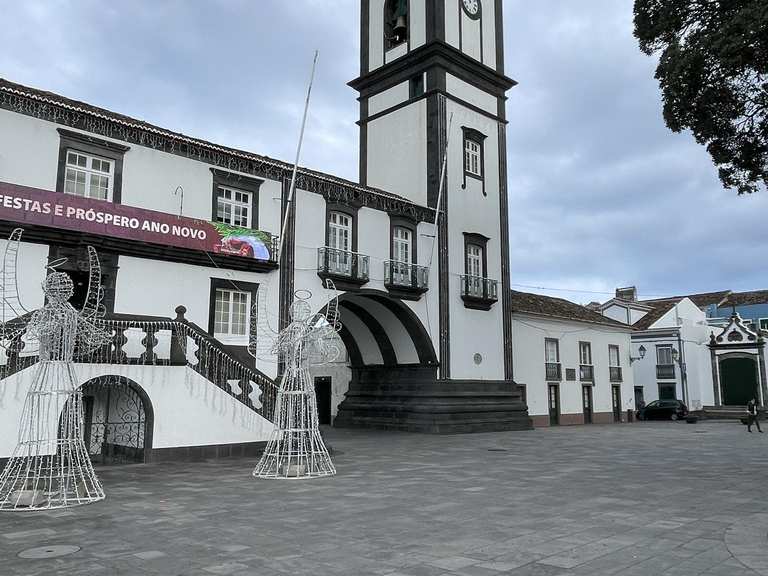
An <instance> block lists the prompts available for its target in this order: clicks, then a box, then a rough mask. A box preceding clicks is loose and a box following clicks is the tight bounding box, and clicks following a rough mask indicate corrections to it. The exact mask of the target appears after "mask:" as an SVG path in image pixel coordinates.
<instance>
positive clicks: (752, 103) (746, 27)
mask: <svg viewBox="0 0 768 576" xmlns="http://www.w3.org/2000/svg"><path fill="white" fill-rule="evenodd" d="M634 22H635V37H636V38H637V39H638V40H639V42H640V49H641V50H642V51H643V52H644V53H646V54H648V55H652V54H657V53H659V54H660V60H659V65H658V67H657V68H656V78H657V79H658V81H659V85H660V87H661V92H662V99H663V103H664V121H665V122H666V124H667V126H668V127H669V128H670V129H671V130H673V131H674V132H681V131H682V130H686V129H689V130H691V132H692V133H693V135H694V137H695V138H696V141H697V142H698V143H699V144H703V145H705V146H706V147H707V150H708V151H709V153H710V155H711V156H712V160H713V161H714V163H715V165H716V166H717V168H718V172H719V175H720V180H721V181H722V183H723V185H724V186H725V187H727V188H735V189H736V190H737V191H738V193H739V194H743V193H751V192H756V191H757V190H760V189H763V190H765V188H766V186H768V0H635V20H634Z"/></svg>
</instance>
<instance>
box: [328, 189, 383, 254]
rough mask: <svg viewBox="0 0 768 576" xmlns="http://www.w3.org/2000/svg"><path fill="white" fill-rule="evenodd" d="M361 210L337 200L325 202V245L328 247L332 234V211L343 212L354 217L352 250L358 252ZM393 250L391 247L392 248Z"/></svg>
mask: <svg viewBox="0 0 768 576" xmlns="http://www.w3.org/2000/svg"><path fill="white" fill-rule="evenodd" d="M359 211H360V208H359V207H358V206H352V205H350V204H339V203H337V202H326V203H325V247H326V248H328V247H329V245H328V240H329V239H330V236H331V212H341V213H342V214H346V215H347V216H349V217H350V218H352V246H351V250H350V251H351V252H355V253H357V213H358V212H359ZM390 250H391V248H390Z"/></svg>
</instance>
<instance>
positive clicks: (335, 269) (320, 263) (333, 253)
mask: <svg viewBox="0 0 768 576" xmlns="http://www.w3.org/2000/svg"><path fill="white" fill-rule="evenodd" d="M317 273H318V274H319V275H320V276H332V277H335V278H341V279H346V280H349V281H352V282H355V283H357V284H365V283H366V282H368V278H369V274H370V272H369V258H368V256H365V255H363V254H358V253H357V252H348V251H346V250H337V249H336V248H329V247H327V246H326V247H324V248H318V249H317Z"/></svg>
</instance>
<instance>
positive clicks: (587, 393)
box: [581, 386, 594, 424]
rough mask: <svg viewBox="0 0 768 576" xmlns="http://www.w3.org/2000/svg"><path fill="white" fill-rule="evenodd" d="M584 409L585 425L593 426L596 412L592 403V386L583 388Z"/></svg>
mask: <svg viewBox="0 0 768 576" xmlns="http://www.w3.org/2000/svg"><path fill="white" fill-rule="evenodd" d="M581 399H582V407H583V409H584V424H592V414H593V411H594V408H593V403H592V386H582V387H581Z"/></svg>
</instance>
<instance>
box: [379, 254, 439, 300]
mask: <svg viewBox="0 0 768 576" xmlns="http://www.w3.org/2000/svg"><path fill="white" fill-rule="evenodd" d="M384 286H386V288H387V290H389V291H390V292H393V293H395V294H396V295H398V296H400V297H403V298H408V297H409V296H410V297H411V298H414V297H415V298H418V297H419V296H420V295H421V294H423V293H424V292H426V291H427V289H428V288H429V268H427V267H426V266H418V265H417V264H410V263H408V262H397V261H395V260H386V261H385V262H384Z"/></svg>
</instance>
